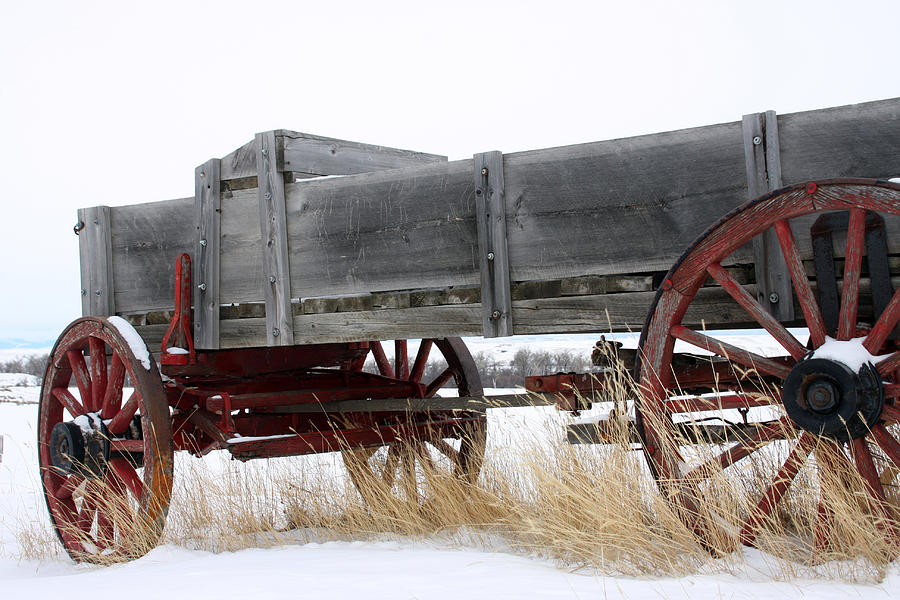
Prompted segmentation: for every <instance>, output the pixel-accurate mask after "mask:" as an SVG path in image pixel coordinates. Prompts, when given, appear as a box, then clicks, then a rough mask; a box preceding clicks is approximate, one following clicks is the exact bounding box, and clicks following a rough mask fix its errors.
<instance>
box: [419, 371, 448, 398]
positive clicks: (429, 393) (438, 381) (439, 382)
mask: <svg viewBox="0 0 900 600" xmlns="http://www.w3.org/2000/svg"><path fill="white" fill-rule="evenodd" d="M452 377H453V369H451V368H450V367H447V368H446V369H444V370H443V371H442V372H441V374H440V375H438V376H437V377H436V378H435V379H434V381H432V382H431V383H429V384H428V387H427V388H425V397H426V398H431V397H433V396H434V395H435V394H437V391H438V390H439V389H441V388H442V387H444V384H445V383H447V382H448V381H450V379H451V378H452Z"/></svg>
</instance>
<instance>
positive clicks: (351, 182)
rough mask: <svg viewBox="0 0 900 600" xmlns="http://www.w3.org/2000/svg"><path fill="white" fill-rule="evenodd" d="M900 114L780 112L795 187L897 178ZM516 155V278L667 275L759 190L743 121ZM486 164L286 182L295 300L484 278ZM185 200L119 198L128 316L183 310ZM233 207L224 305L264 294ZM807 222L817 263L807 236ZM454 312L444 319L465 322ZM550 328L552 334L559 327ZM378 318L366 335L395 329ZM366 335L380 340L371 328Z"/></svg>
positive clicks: (508, 165) (251, 225)
mask: <svg viewBox="0 0 900 600" xmlns="http://www.w3.org/2000/svg"><path fill="white" fill-rule="evenodd" d="M898 111H900V100H890V101H883V102H876V103H868V104H865V105H857V106H851V107H841V108H837V109H828V110H825V111H813V112H810V113H800V114H795V115H781V116H780V117H779V121H778V123H779V133H780V135H779V137H780V141H781V160H782V173H783V178H784V181H785V183H790V182H792V181H795V180H796V179H798V178H800V179H805V178H806V177H807V176H813V177H822V176H826V175H827V176H830V177H831V176H854V175H863V176H877V177H887V176H890V175H894V174H896V171H897V165H898V164H900V141H898V140H900V118H898V114H897V113H898ZM504 162H505V172H504V176H505V181H506V196H507V216H508V222H507V232H508V247H509V252H510V268H511V274H512V280H513V281H514V282H515V281H532V280H544V279H560V278H566V277H579V276H589V275H605V274H620V275H621V274H629V273H630V274H638V273H648V272H653V271H665V270H666V269H668V267H669V266H670V265H671V264H672V262H674V260H675V259H677V258H678V256H679V255H680V254H681V253H682V251H683V250H684V249H685V248H686V247H687V246H688V245H689V244H690V243H691V241H692V240H693V239H694V238H695V237H696V235H697V234H699V233H700V232H701V231H702V230H703V229H704V228H705V227H706V226H707V225H709V224H710V223H711V222H712V221H714V220H716V219H718V218H720V217H721V216H722V215H724V214H725V213H726V212H727V211H728V210H730V209H731V208H733V207H734V206H737V205H738V204H740V203H741V202H742V201H743V200H744V199H745V197H746V196H745V195H746V189H745V187H744V186H745V181H746V173H745V165H744V156H743V145H742V136H741V125H740V123H739V122H735V123H727V124H723V125H713V126H709V127H702V128H697V129H689V130H684V131H676V132H669V133H662V134H655V135H650V136H641V137H638V138H630V139H624V140H613V141H608V142H597V143H591V144H582V145H578V146H568V147H563V148H553V149H546V150H537V151H532V152H522V153H515V154H507V155H505V156H504ZM860 165H865V168H862V167H861V166H860ZM472 168H473V162H472V161H471V160H464V161H455V162H450V163H436V164H429V165H425V166H420V167H411V168H405V169H399V170H391V171H381V172H375V173H368V174H361V175H354V176H348V177H343V178H335V179H323V180H310V181H307V182H301V183H288V184H286V186H285V192H286V209H287V219H288V245H289V251H290V262H291V265H290V270H291V278H292V289H291V296H292V297H293V298H295V299H296V298H299V297H303V298H309V297H315V296H343V295H351V294H362V293H368V292H380V291H392V290H415V289H423V288H443V289H449V288H451V287H465V286H469V287H471V286H477V285H478V283H479V273H478V268H477V265H478V262H477V236H476V228H475V221H474V186H473V182H472V176H471V173H472ZM184 202H185V201H183V200H177V201H171V202H168V203H166V202H163V203H153V204H145V205H137V206H132V207H120V208H113V209H111V222H112V225H113V231H112V245H113V267H114V280H115V282H116V308H117V310H118V311H120V312H129V311H130V312H134V311H139V310H154V309H163V308H166V307H171V303H172V300H171V297H172V287H171V286H172V278H171V273H172V270H173V265H174V262H175V258H176V257H177V254H178V252H181V251H185V249H189V247H188V245H189V243H190V239H191V237H192V236H191V235H186V231H188V230H189V229H190V227H191V226H193V223H190V221H192V220H193V216H192V215H191V214H190V211H188V212H185V211H184V210H183V208H184ZM222 206H223V215H222V230H223V238H222V247H221V258H222V266H221V301H222V302H224V303H234V302H238V303H246V302H261V301H263V300H264V294H263V289H264V288H263V285H264V282H265V280H264V279H263V269H262V255H261V249H260V239H259V216H258V203H257V199H256V190H255V189H246V190H236V191H230V190H228V189H227V186H226V190H225V191H224V192H223V197H222ZM189 223H190V224H189ZM897 227H898V226H897V224H894V223H889V224H888V240H889V243H890V244H891V250H892V251H893V252H897V250H898V246H900V235H897V233H898V231H897ZM636 232H637V233H636ZM797 233H798V235H797V237H798V242H800V243H801V248H802V249H803V251H804V256H805V257H806V258H809V256H808V250H807V249H808V248H809V246H808V245H806V244H805V243H804V242H803V238H804V236H807V237H808V233H806V234H804V232H802V231H801V232H797ZM737 258H738V259H740V260H744V259H746V258H749V252H747V253H746V256H738V257H737ZM397 310H405V309H397ZM518 310H519V311H521V309H518ZM518 314H519V312H515V311H514V317H515V318H518V316H517V315H518ZM545 314H546V313H545ZM295 318H297V317H296V316H295ZM380 318H381V317H379V319H380ZM523 318H526V321H525V323H526V325H525V327H526V328H527V329H528V330H529V331H530V330H531V327H536V328H539V327H540V321H541V320H543V317H542V318H541V319H538V321H536V322H533V323H534V325H528V320H527V317H525V316H524V314H523ZM398 320H399V317H398ZM466 322H468V321H466ZM324 323H325V322H324V321H323V325H322V328H320V329H319V330H318V331H319V332H321V334H322V335H321V337H318V333H317V335H312V334H309V333H307V334H305V335H306V336H307V337H305V338H302V339H307V340H309V339H315V340H316V341H328V340H329V338H328V335H331V331H332V330H334V331H337V330H339V329H340V327H339V326H338V325H334V326H331V325H329V326H328V328H325V324H324ZM448 323H449V325H448V326H446V327H445V326H444V325H443V324H442V323H433V325H434V326H435V327H437V328H438V329H439V330H440V331H447V330H448V329H449V328H450V327H453V326H456V325H460V326H461V327H463V325H462V324H460V323H458V321H454V320H452V319H451V320H450V321H449V322H448ZM472 323H475V321H473V322H472ZM426 325H428V323H426ZM544 325H545V328H544V329H542V331H549V330H556V329H555V328H557V327H558V325H556V324H555V323H553V322H549V321H545V322H544ZM297 326H301V327H302V324H299V323H296V322H295V327H297ZM429 326H430V325H429ZM379 327H380V326H377V325H373V326H371V327H370V328H369V329H367V331H384V328H381V329H379ZM466 327H468V326H465V327H463V329H464V330H465V332H470V333H471V331H470V330H469V329H466ZM573 327H576V328H579V327H582V326H581V325H580V324H575V325H573ZM410 329H415V330H424V329H425V326H420V325H418V324H413V325H411V326H410ZM261 330H262V329H260V331H261ZM390 330H391V331H396V330H397V329H396V328H393V329H390ZM515 330H516V331H517V332H520V331H521V330H520V328H519V327H516V328H515ZM462 332H463V331H457V332H455V333H462ZM338 333H340V332H338ZM474 333H478V330H475V331H474ZM366 337H372V336H370V335H369V334H368V333H366V334H365V335H362V334H361V335H360V338H361V339H365V338H366ZM297 343H303V342H299V341H298V342H297Z"/></svg>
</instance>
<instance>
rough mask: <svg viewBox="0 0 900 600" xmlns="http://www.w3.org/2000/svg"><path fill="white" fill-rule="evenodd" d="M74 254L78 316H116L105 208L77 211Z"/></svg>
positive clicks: (108, 218)
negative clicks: (78, 277)
mask: <svg viewBox="0 0 900 600" xmlns="http://www.w3.org/2000/svg"><path fill="white" fill-rule="evenodd" d="M78 226H79V227H81V230H80V232H79V234H78V254H79V258H80V261H81V314H82V315H83V316H85V317H88V316H94V317H105V316H107V315H114V314H116V303H115V292H114V290H115V285H114V284H115V274H114V272H113V253H112V235H111V222H110V215H109V207H108V206H95V207H92V208H82V209H79V211H78Z"/></svg>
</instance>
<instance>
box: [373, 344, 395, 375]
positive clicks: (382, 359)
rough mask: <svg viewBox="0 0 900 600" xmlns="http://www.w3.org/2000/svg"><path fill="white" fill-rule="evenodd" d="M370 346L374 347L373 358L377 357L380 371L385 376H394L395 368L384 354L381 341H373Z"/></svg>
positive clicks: (376, 362)
mask: <svg viewBox="0 0 900 600" xmlns="http://www.w3.org/2000/svg"><path fill="white" fill-rule="evenodd" d="M370 347H371V349H372V358H374V359H375V365H376V366H377V367H378V373H379V374H381V375H382V376H384V377H391V378H393V377H394V370H393V369H392V368H391V363H390V362H389V361H388V359H387V356H386V355H385V354H384V348H383V347H382V346H381V342H372V343H371V345H370Z"/></svg>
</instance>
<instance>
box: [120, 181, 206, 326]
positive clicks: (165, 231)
mask: <svg viewBox="0 0 900 600" xmlns="http://www.w3.org/2000/svg"><path fill="white" fill-rule="evenodd" d="M194 211H195V207H194V199H193V198H182V199H179V200H166V201H163V202H152V203H148V204H136V205H132V206H116V207H112V208H110V221H111V224H112V227H111V229H112V256H113V261H112V264H113V279H114V281H115V290H116V294H115V303H116V310H117V311H119V312H126V313H127V312H134V311H149V310H162V309H168V308H172V307H173V306H174V304H175V260H176V259H177V258H178V256H180V255H181V254H182V253H185V252H186V253H188V254H190V255H191V257H192V258H195V255H194V252H195V250H196V244H197V224H196V222H195V218H196V216H195V214H194Z"/></svg>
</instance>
